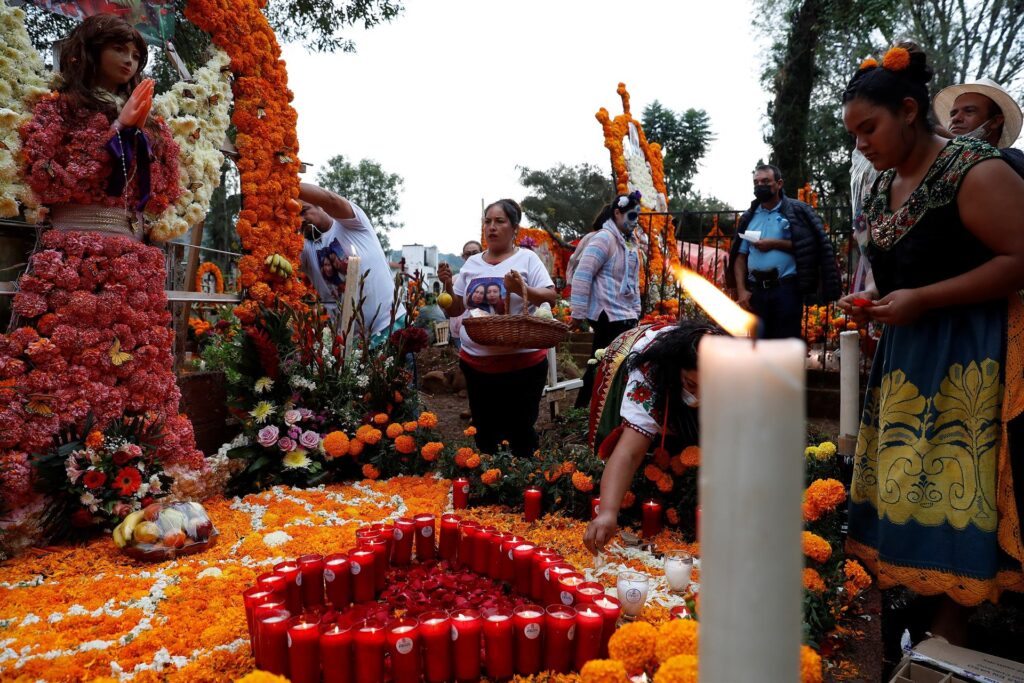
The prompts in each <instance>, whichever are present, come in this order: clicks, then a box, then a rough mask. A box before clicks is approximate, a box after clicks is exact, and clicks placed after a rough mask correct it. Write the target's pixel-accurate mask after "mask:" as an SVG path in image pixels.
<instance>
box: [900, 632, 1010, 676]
mask: <svg viewBox="0 0 1024 683" xmlns="http://www.w3.org/2000/svg"><path fill="white" fill-rule="evenodd" d="M935 674H939V676H940V677H939V678H935V677H934V675H935ZM946 674H948V677H947V676H946ZM957 682H963V683H969V682H975V683H1024V664H1022V663H1020V662H1014V661H1011V660H1009V659H1002V658H1001V657H993V656H992V655H987V654H984V653H982V652H977V651H975V650H968V649H967V648H965V647H957V646H955V645H950V644H949V643H947V642H946V640H945V639H943V638H929V639H927V640H924V641H921V642H920V643H918V644H917V646H916V647H914V648H913V649H911V650H910V652H909V653H907V657H906V658H904V660H903V662H901V663H900V666H899V668H898V669H897V670H896V675H895V676H894V677H893V678H892V680H891V682H890V683H957Z"/></svg>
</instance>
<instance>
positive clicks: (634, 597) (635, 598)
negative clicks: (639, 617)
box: [626, 588, 642, 602]
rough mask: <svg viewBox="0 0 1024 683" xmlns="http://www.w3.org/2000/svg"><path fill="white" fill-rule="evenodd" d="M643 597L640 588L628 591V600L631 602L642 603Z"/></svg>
mask: <svg viewBox="0 0 1024 683" xmlns="http://www.w3.org/2000/svg"><path fill="white" fill-rule="evenodd" d="M641 597H642V595H641V593H640V589H639V588H630V589H629V590H628V591H626V600H628V601H629V602H640V598H641Z"/></svg>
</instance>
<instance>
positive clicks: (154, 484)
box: [149, 474, 160, 493]
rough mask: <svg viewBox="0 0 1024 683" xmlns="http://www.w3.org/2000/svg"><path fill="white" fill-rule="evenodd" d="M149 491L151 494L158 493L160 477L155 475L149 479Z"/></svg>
mask: <svg viewBox="0 0 1024 683" xmlns="http://www.w3.org/2000/svg"><path fill="white" fill-rule="evenodd" d="M149 490H150V491H152V492H153V493H157V492H158V491H160V477H158V476H156V475H155V474H154V475H153V476H152V477H150V478H149Z"/></svg>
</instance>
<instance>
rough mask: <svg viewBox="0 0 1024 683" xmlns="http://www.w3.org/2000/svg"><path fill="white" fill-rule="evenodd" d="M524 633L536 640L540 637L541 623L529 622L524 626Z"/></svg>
mask: <svg viewBox="0 0 1024 683" xmlns="http://www.w3.org/2000/svg"><path fill="white" fill-rule="evenodd" d="M523 635H524V636H526V637H527V638H529V639H530V640H536V639H537V638H539V637H540V624H527V625H526V626H524V627H523Z"/></svg>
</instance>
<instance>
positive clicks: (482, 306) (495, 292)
mask: <svg viewBox="0 0 1024 683" xmlns="http://www.w3.org/2000/svg"><path fill="white" fill-rule="evenodd" d="M466 308H468V309H478V310H480V311H483V312H484V313H489V314H501V313H504V312H505V281H504V278H500V277H478V278H475V279H473V280H471V281H470V283H469V286H468V287H466Z"/></svg>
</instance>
